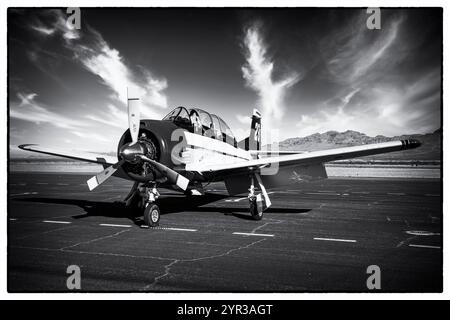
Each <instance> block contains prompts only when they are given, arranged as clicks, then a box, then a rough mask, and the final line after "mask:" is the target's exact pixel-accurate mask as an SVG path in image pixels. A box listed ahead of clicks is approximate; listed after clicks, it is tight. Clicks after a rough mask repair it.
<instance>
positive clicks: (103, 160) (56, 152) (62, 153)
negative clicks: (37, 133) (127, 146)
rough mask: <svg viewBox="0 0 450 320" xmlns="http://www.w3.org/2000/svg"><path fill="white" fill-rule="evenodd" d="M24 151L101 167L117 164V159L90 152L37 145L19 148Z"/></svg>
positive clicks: (25, 145) (23, 145)
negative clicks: (95, 164)
mask: <svg viewBox="0 0 450 320" xmlns="http://www.w3.org/2000/svg"><path fill="white" fill-rule="evenodd" d="M19 148H20V149H22V150H27V151H33V152H38V153H44V154H48V155H51V156H57V157H63V158H68V159H73V160H79V161H84V162H91V163H97V164H101V165H113V164H115V163H116V162H117V157H113V156H108V155H95V154H92V153H90V152H82V151H72V150H63V149H56V148H45V147H41V146H39V145H37V144H22V145H20V146H19Z"/></svg>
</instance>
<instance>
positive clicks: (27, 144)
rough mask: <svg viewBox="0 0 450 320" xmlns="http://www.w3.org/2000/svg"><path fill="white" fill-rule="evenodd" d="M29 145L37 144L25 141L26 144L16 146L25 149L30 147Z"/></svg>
mask: <svg viewBox="0 0 450 320" xmlns="http://www.w3.org/2000/svg"><path fill="white" fill-rule="evenodd" d="M31 146H37V144H33V143H26V144H21V145H18V146H17V147H18V148H19V149H22V150H27V147H31Z"/></svg>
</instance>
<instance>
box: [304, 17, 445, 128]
mask: <svg viewBox="0 0 450 320" xmlns="http://www.w3.org/2000/svg"><path fill="white" fill-rule="evenodd" d="M363 18H364V16H356V17H355V19H356V20H358V21H354V20H352V21H351V23H349V24H348V25H346V26H344V27H342V28H340V29H337V30H335V31H334V32H332V33H331V34H330V35H329V36H328V37H326V38H325V39H323V40H322V47H321V54H322V55H323V58H324V60H325V70H326V73H325V74H324V75H322V77H323V79H326V80H327V81H329V82H332V83H334V84H337V85H338V86H340V88H341V89H340V90H337V93H335V95H334V96H332V97H328V98H327V99H326V100H320V99H319V100H318V101H317V103H316V105H315V106H314V107H315V108H314V109H315V110H317V111H315V112H312V113H309V114H307V115H303V116H302V117H301V120H300V121H299V122H298V123H297V128H298V130H299V131H298V133H297V135H300V136H305V135H309V134H313V133H316V132H325V131H328V130H336V131H345V130H349V129H350V130H356V131H361V132H364V133H366V134H369V135H378V134H380V133H382V134H384V135H392V136H393V135H401V134H407V133H418V132H419V133H425V132H430V131H433V130H435V129H437V127H436V123H438V122H439V117H440V114H439V105H440V95H439V93H440V70H438V69H435V70H431V71H430V72H429V73H428V74H427V75H426V76H425V77H423V76H422V77H421V78H417V77H416V78H414V77H409V74H410V73H405V72H404V71H403V72H401V71H397V70H398V69H397V68H398V65H399V64H401V63H402V61H403V60H404V59H405V57H406V56H407V54H408V53H409V52H411V50H412V49H411V50H410V48H411V45H410V44H408V43H407V42H406V41H405V39H404V38H402V36H403V34H402V29H401V27H402V23H403V22H404V18H403V17H402V16H393V17H391V18H390V19H386V21H384V22H383V27H382V29H381V30H378V31H377V32H378V33H374V32H373V31H371V30H368V29H367V28H366V27H365V23H364V21H362V19H363ZM355 26H359V27H356V28H355ZM416 45H417V44H416ZM421 96H423V97H424V99H425V100H424V99H422V100H421V99H419V98H418V97H421ZM431 123H434V124H435V125H434V126H433V125H431Z"/></svg>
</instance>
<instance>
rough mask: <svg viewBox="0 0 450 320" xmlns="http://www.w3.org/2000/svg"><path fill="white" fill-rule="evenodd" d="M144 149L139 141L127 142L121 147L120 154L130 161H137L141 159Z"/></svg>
mask: <svg viewBox="0 0 450 320" xmlns="http://www.w3.org/2000/svg"><path fill="white" fill-rule="evenodd" d="M143 153H144V150H143V149H142V146H141V145H140V144H139V143H135V144H132V143H127V144H125V145H123V146H122V147H121V148H120V152H119V154H120V156H121V157H122V158H123V159H125V160H126V161H128V162H132V163H134V162H136V161H138V160H139V155H142V154H143Z"/></svg>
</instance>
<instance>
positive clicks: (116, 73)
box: [8, 8, 442, 152]
mask: <svg viewBox="0 0 450 320" xmlns="http://www.w3.org/2000/svg"><path fill="white" fill-rule="evenodd" d="M68 16H69V15H68V14H66V12H65V10H59V9H9V10H8V86H9V88H8V90H9V92H8V97H9V135H10V146H11V148H14V147H15V146H17V145H19V144H23V143H37V144H41V145H44V146H49V147H59V148H66V149H79V150H85V151H97V152H111V151H114V150H116V148H117V143H118V140H119V138H120V136H121V135H122V133H123V132H124V130H126V128H127V116H126V108H127V107H126V90H127V87H130V88H133V90H136V92H137V93H138V94H139V96H140V97H141V102H142V103H141V117H142V118H144V119H145V118H148V119H161V118H162V117H163V116H164V115H166V114H167V113H169V112H170V110H172V109H173V108H175V107H177V106H185V107H187V108H191V107H198V108H201V109H204V110H207V111H209V112H211V113H215V114H218V115H219V116H221V117H222V118H223V119H224V120H225V121H226V122H227V123H228V124H229V126H230V127H231V129H232V130H233V132H234V133H235V135H236V136H237V137H238V138H243V137H245V136H246V135H248V132H249V126H250V116H251V114H252V111H253V109H254V108H258V109H259V110H260V111H261V112H262V115H263V121H262V128H263V138H264V137H265V138H266V139H267V140H270V139H271V138H270V137H272V138H273V137H276V139H279V140H282V139H286V138H292V137H302V136H307V135H310V134H313V133H317V132H319V133H323V132H326V131H329V130H335V131H340V132H342V131H346V130H355V131H360V132H363V133H365V134H367V135H370V136H376V135H386V136H395V135H401V134H413V133H414V134H415V133H429V132H433V131H435V130H436V129H438V128H439V127H440V126H441V72H442V69H441V61H442V57H441V55H442V12H441V10H439V9H382V10H381V29H379V30H376V29H375V30H370V29H368V28H367V26H366V20H367V19H368V17H369V14H367V13H366V9H362V8H360V9H328V8H327V9H325V8H323V9H206V8H203V9H105V8H102V9H91V8H89V9H87V8H86V9H84V8H82V9H81V28H80V29H79V30H78V29H75V28H74V27H73V26H72V25H70V24H67V18H68ZM269 131H270V132H272V136H270V135H268V134H264V133H265V132H269ZM273 132H275V133H273Z"/></svg>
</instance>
